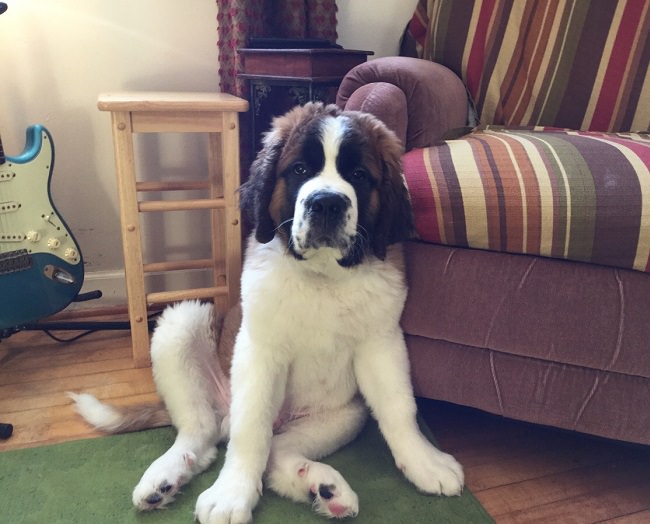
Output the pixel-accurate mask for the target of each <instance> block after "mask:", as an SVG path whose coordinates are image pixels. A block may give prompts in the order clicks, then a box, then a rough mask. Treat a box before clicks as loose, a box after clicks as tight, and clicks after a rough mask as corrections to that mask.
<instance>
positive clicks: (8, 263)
mask: <svg viewBox="0 0 650 524" xmlns="http://www.w3.org/2000/svg"><path fill="white" fill-rule="evenodd" d="M31 267H32V257H31V255H30V254H29V253H28V252H27V250H26V249H18V250H16V251H9V252H8V253H0V275H7V274H9V273H17V272H18V271H25V270H27V269H29V268H31Z"/></svg>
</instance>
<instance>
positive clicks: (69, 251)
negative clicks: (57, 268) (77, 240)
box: [63, 247, 79, 261]
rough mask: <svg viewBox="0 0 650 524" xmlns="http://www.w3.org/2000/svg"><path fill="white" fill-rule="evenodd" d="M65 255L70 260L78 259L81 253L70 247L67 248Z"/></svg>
mask: <svg viewBox="0 0 650 524" xmlns="http://www.w3.org/2000/svg"><path fill="white" fill-rule="evenodd" d="M63 256H64V257H65V258H67V259H68V260H72V261H76V260H77V257H78V256H79V253H77V250H76V249H74V248H71V247H69V248H68V249H66V250H65V253H63Z"/></svg>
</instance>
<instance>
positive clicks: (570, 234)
mask: <svg viewBox="0 0 650 524" xmlns="http://www.w3.org/2000/svg"><path fill="white" fill-rule="evenodd" d="M403 162H404V174H405V177H406V181H407V185H408V187H409V191H410V194H411V198H412V201H413V208H414V212H415V219H416V227H417V230H418V233H419V234H420V237H421V239H422V240H424V241H428V242H433V243H439V244H446V245H453V246H461V247H472V248H480V249H489V250H494V251H507V252H510V253H526V254H532V255H542V256H548V257H555V258H564V259H570V260H576V261H584V262H592V263H597V264H604V265H610V266H616V267H621V268H628V269H636V270H640V271H646V272H650V171H649V169H650V135H648V134H606V133H595V132H571V131H561V130H548V129H546V130H534V129H530V130H515V129H503V128H490V127H488V128H486V129H483V130H478V131H475V132H473V133H472V134H470V135H469V136H466V137H463V138H462V139H459V140H449V141H447V142H444V143H442V144H440V145H437V146H435V147H430V148H425V149H414V150H412V151H411V152H409V153H407V154H406V155H405V156H404V158H403Z"/></svg>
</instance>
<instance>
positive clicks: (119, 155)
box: [111, 112, 151, 367]
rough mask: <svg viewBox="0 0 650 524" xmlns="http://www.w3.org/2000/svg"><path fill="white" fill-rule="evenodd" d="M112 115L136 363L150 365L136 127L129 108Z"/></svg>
mask: <svg viewBox="0 0 650 524" xmlns="http://www.w3.org/2000/svg"><path fill="white" fill-rule="evenodd" d="M111 116H112V125H113V145H114V149H115V167H116V175H117V191H118V197H119V202H120V221H121V227H122V247H123V250H124V273H125V275H126V292H127V300H128V304H129V319H130V321H131V343H132V347H133V363H134V366H135V367H147V366H149V365H150V364H151V360H150V356H149V331H148V325H147V301H146V295H145V288H144V271H143V268H142V263H143V260H142V238H141V232H140V219H139V212H138V197H137V190H136V176H135V157H134V151H133V130H132V128H131V117H130V113H129V112H113V113H111Z"/></svg>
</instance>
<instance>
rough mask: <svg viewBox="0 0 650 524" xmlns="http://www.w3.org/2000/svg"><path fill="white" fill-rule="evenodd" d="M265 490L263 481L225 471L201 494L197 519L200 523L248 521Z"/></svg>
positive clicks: (198, 501)
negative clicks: (263, 489)
mask: <svg viewBox="0 0 650 524" xmlns="http://www.w3.org/2000/svg"><path fill="white" fill-rule="evenodd" d="M261 492H262V483H261V482H255V481H251V480H250V479H248V478H247V477H245V476H243V475H240V474H238V473H228V472H226V471H222V472H221V474H220V475H219V478H218V479H217V481H216V482H215V483H214V484H213V485H212V486H211V487H210V488H208V489H206V490H205V491H204V492H203V493H201V495H199V498H198V499H197V501H196V510H195V512H194V518H195V519H196V520H197V521H198V522H200V524H248V523H249V522H251V521H252V519H253V509H254V508H255V506H256V505H257V502H258V500H259V498H260V494H261Z"/></svg>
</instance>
